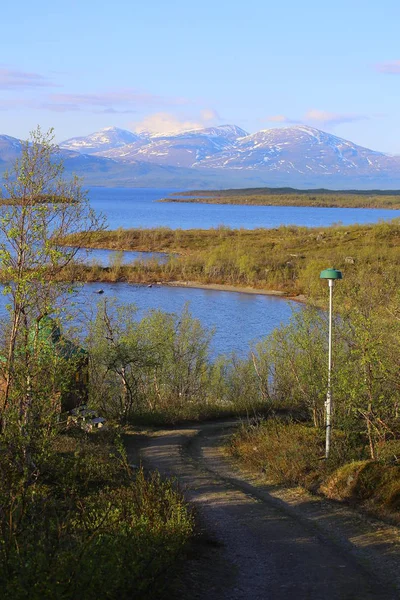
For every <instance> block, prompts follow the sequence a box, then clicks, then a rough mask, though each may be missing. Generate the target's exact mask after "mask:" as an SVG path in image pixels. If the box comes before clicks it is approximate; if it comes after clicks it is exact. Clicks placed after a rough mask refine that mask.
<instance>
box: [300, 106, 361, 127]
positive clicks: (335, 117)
mask: <svg viewBox="0 0 400 600" xmlns="http://www.w3.org/2000/svg"><path fill="white" fill-rule="evenodd" d="M365 119H368V117H367V116H365V115H357V114H351V113H332V112H327V111H325V110H318V109H316V108H312V109H310V110H309V111H307V112H306V114H305V115H304V117H303V119H302V120H303V121H306V122H312V123H318V124H320V125H331V126H334V125H341V124H342V123H354V122H355V121H364V120H365Z"/></svg>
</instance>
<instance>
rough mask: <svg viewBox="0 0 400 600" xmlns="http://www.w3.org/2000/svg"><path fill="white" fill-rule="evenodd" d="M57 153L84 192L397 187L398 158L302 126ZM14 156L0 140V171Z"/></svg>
mask: <svg viewBox="0 0 400 600" xmlns="http://www.w3.org/2000/svg"><path fill="white" fill-rule="evenodd" d="M60 148H61V152H62V157H63V160H64V164H65V167H66V170H67V172H76V173H77V174H78V175H81V176H83V177H84V180H85V184H86V185H107V186H115V187H117V186H126V187H129V186H130V187H169V188H180V189H188V188H197V189H200V188H203V189H204V188H213V189H215V188H221V187H253V186H271V187H274V186H296V187H300V188H312V187H333V188H336V189H340V188H346V187H347V188H348V187H359V188H360V189H368V188H381V189H395V188H396V189H397V188H399V187H400V156H391V155H388V154H385V153H383V152H377V151H375V150H370V149H368V148H363V147H362V146H358V145H357V144H354V143H352V142H350V141H348V140H344V139H342V138H339V137H336V136H334V135H332V134H329V133H326V132H323V131H320V130H319V129H315V128H312V127H307V126H303V125H297V126H293V127H284V128H275V129H266V130H263V131H259V132H257V133H253V134H249V133H247V132H246V131H244V130H243V129H241V128H239V127H237V126H235V125H223V126H219V127H208V128H205V129H192V130H188V131H184V132H179V133H174V132H171V133H162V134H161V133H158V134H155V133H150V132H141V133H133V132H131V131H127V130H125V129H118V128H116V127H107V128H105V129H103V130H101V131H99V132H96V133H93V134H91V135H89V136H86V137H75V138H70V139H68V140H65V141H64V142H62V143H61V144H60ZM21 149H22V142H21V141H20V140H18V139H16V138H13V137H10V136H5V135H0V170H4V169H5V168H6V167H7V166H8V165H9V164H10V163H11V162H12V161H13V160H14V159H15V158H17V157H18V156H19V155H20V153H21Z"/></svg>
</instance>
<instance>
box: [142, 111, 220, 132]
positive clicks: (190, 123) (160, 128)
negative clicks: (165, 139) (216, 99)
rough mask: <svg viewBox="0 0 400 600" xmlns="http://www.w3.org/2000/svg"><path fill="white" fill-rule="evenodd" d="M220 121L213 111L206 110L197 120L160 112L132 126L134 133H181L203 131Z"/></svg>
mask: <svg viewBox="0 0 400 600" xmlns="http://www.w3.org/2000/svg"><path fill="white" fill-rule="evenodd" d="M217 120H218V115H217V113H216V112H215V111H214V110H212V109H204V110H202V111H201V112H200V116H199V118H197V119H191V118H185V117H179V116H176V115H174V114H172V113H167V112H158V113H155V114H152V115H148V116H146V117H145V118H144V119H143V120H142V121H140V122H136V123H133V124H131V127H132V128H133V129H134V131H136V132H138V133H140V132H143V131H147V132H149V133H180V132H181V131H188V130H190V129H203V128H204V127H209V126H210V125H211V124H212V123H214V122H215V121H217Z"/></svg>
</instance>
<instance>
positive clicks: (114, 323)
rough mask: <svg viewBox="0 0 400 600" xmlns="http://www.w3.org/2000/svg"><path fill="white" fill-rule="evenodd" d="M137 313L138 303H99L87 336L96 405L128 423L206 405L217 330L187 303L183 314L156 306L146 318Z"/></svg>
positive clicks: (93, 399)
mask: <svg viewBox="0 0 400 600" xmlns="http://www.w3.org/2000/svg"><path fill="white" fill-rule="evenodd" d="M135 313H136V308H135V307H133V306H125V307H119V308H117V307H115V306H114V305H113V304H111V305H109V304H107V303H102V304H100V305H99V308H98V313H97V317H96V320H95V322H94V324H93V326H92V328H91V332H90V335H89V338H88V341H87V344H88V348H89V350H90V374H91V378H90V379H91V402H92V405H94V406H96V407H97V408H100V409H101V410H102V411H103V412H105V414H107V415H108V416H110V417H111V418H114V419H118V420H122V422H126V421H127V420H132V419H135V418H136V419H138V418H140V416H141V415H145V414H150V413H153V414H156V413H169V414H170V415H171V416H172V415H174V414H175V415H178V414H179V413H183V414H184V413H185V412H187V408H188V407H189V409H190V407H191V406H195V405H196V406H201V405H202V404H204V403H205V402H206V400H207V396H208V380H209V375H210V371H211V363H210V359H209V345H210V341H211V336H212V333H209V332H207V331H206V330H205V329H204V328H203V327H202V326H201V325H200V322H199V321H198V320H197V319H194V318H192V317H191V316H190V314H189V312H188V309H187V307H186V308H184V310H183V311H182V313H181V314H180V315H174V314H168V313H164V312H162V311H150V312H149V313H148V314H147V315H145V316H144V317H143V318H142V319H141V320H140V321H138V320H135V319H134V315H135ZM189 412H190V411H189ZM195 412H196V411H193V414H195Z"/></svg>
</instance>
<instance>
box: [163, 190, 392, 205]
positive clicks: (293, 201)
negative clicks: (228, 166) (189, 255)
mask: <svg viewBox="0 0 400 600" xmlns="http://www.w3.org/2000/svg"><path fill="white" fill-rule="evenodd" d="M160 202H192V203H201V204H242V205H250V206H314V207H326V208H387V209H400V191H399V190H327V189H314V190H312V189H311V190H297V189H294V188H247V189H229V190H201V191H198V190H195V191H188V192H178V193H174V194H171V196H168V197H167V198H164V199H163V200H160Z"/></svg>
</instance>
